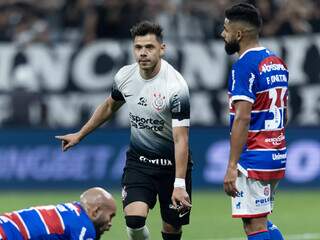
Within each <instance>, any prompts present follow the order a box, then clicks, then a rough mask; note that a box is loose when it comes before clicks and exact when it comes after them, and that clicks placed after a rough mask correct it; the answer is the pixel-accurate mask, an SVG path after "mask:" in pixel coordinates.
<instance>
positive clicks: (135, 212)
mask: <svg viewBox="0 0 320 240" xmlns="http://www.w3.org/2000/svg"><path fill="white" fill-rule="evenodd" d="M148 212H149V205H148V204H147V203H145V202H141V201H136V202H131V203H129V204H128V205H127V206H125V208H124V214H125V216H143V217H147V215H148Z"/></svg>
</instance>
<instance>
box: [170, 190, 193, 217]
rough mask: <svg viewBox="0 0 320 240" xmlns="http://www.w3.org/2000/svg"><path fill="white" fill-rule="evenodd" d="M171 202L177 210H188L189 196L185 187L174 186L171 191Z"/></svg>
mask: <svg viewBox="0 0 320 240" xmlns="http://www.w3.org/2000/svg"><path fill="white" fill-rule="evenodd" d="M171 200H172V204H173V206H174V207H175V208H176V209H177V210H178V211H185V210H189V209H190V208H191V207H192V205H191V200H190V197H189V195H188V193H187V191H186V189H185V188H182V187H176V188H174V189H173V192H172V197H171Z"/></svg>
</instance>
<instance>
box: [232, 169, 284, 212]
mask: <svg viewBox="0 0 320 240" xmlns="http://www.w3.org/2000/svg"><path fill="white" fill-rule="evenodd" d="M278 183H279V180H271V181H260V180H256V179H251V178H247V177H246V176H245V175H244V174H243V173H241V172H239V174H238V178H237V180H236V186H237V189H238V191H239V194H238V196H237V197H235V198H232V200H231V204H232V217H234V218H255V217H263V216H267V215H268V214H269V213H271V212H272V209H273V203H274V195H275V190H276V188H277V186H278Z"/></svg>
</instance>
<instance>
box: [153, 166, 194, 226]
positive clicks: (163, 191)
mask: <svg viewBox="0 0 320 240" xmlns="http://www.w3.org/2000/svg"><path fill="white" fill-rule="evenodd" d="M161 179H162V180H161V181H159V183H158V187H159V203H160V211H161V217H162V220H163V222H164V223H163V226H165V225H166V224H169V225H171V226H172V227H174V228H175V229H180V227H181V225H186V224H189V221H190V210H187V211H183V212H178V211H177V210H176V209H175V208H174V207H173V205H172V201H171V196H172V191H173V183H174V179H175V176H174V174H171V175H168V176H163V177H162V178H161ZM186 190H187V193H188V194H189V197H190V199H192V196H191V194H192V176H191V170H188V171H187V175H186Z"/></svg>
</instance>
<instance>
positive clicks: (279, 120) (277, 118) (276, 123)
mask: <svg viewBox="0 0 320 240" xmlns="http://www.w3.org/2000/svg"><path fill="white" fill-rule="evenodd" d="M285 94H286V88H281V92H280V94H279V93H278V92H277V89H275V88H272V89H270V90H269V98H270V99H271V105H270V109H269V113H272V115H273V118H272V119H268V120H265V129H267V130H272V129H277V128H283V126H284V97H285ZM279 98H280V99H279ZM278 99H279V100H280V108H279V107H277V105H276V103H277V100H278Z"/></svg>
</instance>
